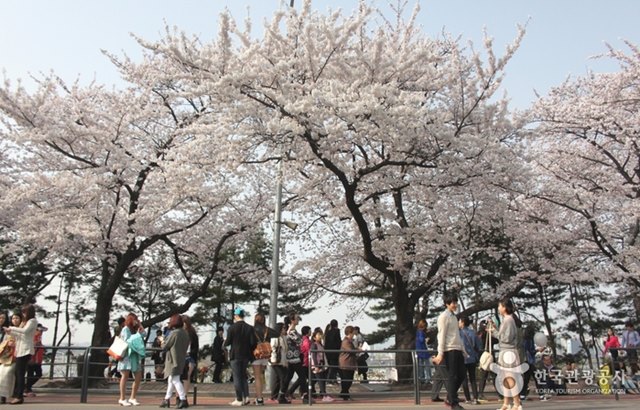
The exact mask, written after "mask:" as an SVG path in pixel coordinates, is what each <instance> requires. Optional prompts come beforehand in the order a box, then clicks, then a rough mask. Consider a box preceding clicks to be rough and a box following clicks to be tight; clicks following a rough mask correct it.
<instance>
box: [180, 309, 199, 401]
mask: <svg viewBox="0 0 640 410" xmlns="http://www.w3.org/2000/svg"><path fill="white" fill-rule="evenodd" d="M182 322H183V323H184V330H186V331H187V334H188V335H189V349H188V350H187V358H186V360H187V363H186V369H185V372H184V373H186V377H183V378H184V383H183V384H184V391H185V394H187V395H188V394H189V389H190V388H191V383H192V382H195V378H196V375H197V372H196V371H195V370H196V369H197V367H198V351H199V350H200V341H199V339H198V332H197V331H196V329H195V328H194V327H193V325H192V324H191V318H190V317H189V316H188V315H182ZM184 373H183V376H185V374H184Z"/></svg>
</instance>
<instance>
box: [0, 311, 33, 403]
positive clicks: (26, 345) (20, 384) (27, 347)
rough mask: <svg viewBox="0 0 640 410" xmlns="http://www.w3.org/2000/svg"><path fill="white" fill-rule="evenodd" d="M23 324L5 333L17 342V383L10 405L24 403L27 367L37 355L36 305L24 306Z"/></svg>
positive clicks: (10, 328) (6, 330) (11, 327)
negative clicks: (34, 339) (35, 343)
mask: <svg viewBox="0 0 640 410" xmlns="http://www.w3.org/2000/svg"><path fill="white" fill-rule="evenodd" d="M21 313H22V323H21V324H20V325H19V326H17V327H16V326H9V327H5V328H4V331H5V333H6V334H8V335H12V336H13V337H14V338H15V340H16V348H15V356H16V364H15V366H16V367H15V375H16V381H15V386H14V388H13V395H12V398H11V401H9V404H22V403H24V388H25V379H26V375H27V366H28V364H29V360H31V356H32V355H33V354H34V353H35V347H34V345H33V338H34V336H35V334H36V328H37V326H38V321H37V320H36V307H35V306H34V305H31V304H29V305H24V306H23V307H22V311H21Z"/></svg>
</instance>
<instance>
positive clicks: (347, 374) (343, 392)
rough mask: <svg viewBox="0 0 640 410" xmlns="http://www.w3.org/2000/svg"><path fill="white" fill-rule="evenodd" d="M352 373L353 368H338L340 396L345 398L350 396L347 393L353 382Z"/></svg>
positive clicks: (353, 371)
mask: <svg viewBox="0 0 640 410" xmlns="http://www.w3.org/2000/svg"><path fill="white" fill-rule="evenodd" d="M354 373H355V370H345V369H340V397H342V398H343V399H345V400H346V399H348V398H350V397H351V396H350V395H349V389H350V388H351V385H352V384H353V374H354Z"/></svg>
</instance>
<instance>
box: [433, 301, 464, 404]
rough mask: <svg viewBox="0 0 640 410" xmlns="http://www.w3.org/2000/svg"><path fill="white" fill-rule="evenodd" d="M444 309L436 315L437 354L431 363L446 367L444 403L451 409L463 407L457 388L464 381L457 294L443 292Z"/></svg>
mask: <svg viewBox="0 0 640 410" xmlns="http://www.w3.org/2000/svg"><path fill="white" fill-rule="evenodd" d="M443 302H444V306H445V309H444V311H443V312H442V313H441V314H440V316H438V355H437V356H436V357H435V358H434V359H433V363H434V364H435V365H436V366H438V365H440V364H441V363H442V362H444V364H445V367H446V369H447V375H448V376H447V377H448V378H447V383H446V385H447V400H446V403H445V404H447V405H448V406H450V407H451V409H452V410H461V409H464V407H462V406H461V405H460V400H459V399H458V389H459V388H460V386H461V385H462V382H463V381H464V373H465V366H464V355H463V353H462V352H463V345H462V340H461V339H460V331H459V329H458V319H457V318H456V314H455V312H456V310H457V308H458V295H456V294H455V293H449V292H447V293H445V294H444V297H443Z"/></svg>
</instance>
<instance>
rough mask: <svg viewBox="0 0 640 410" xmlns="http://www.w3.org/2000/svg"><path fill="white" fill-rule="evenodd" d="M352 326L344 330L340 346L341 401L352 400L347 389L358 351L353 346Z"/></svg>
mask: <svg viewBox="0 0 640 410" xmlns="http://www.w3.org/2000/svg"><path fill="white" fill-rule="evenodd" d="M353 336H354V332H353V326H347V327H345V328H344V338H343V339H342V344H341V345H340V357H339V359H338V362H339V366H340V397H342V400H345V401H346V400H352V398H351V394H350V393H349V389H350V388H351V385H352V384H353V375H354V374H355V372H356V370H357V368H358V349H356V347H355V345H354V344H353Z"/></svg>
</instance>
